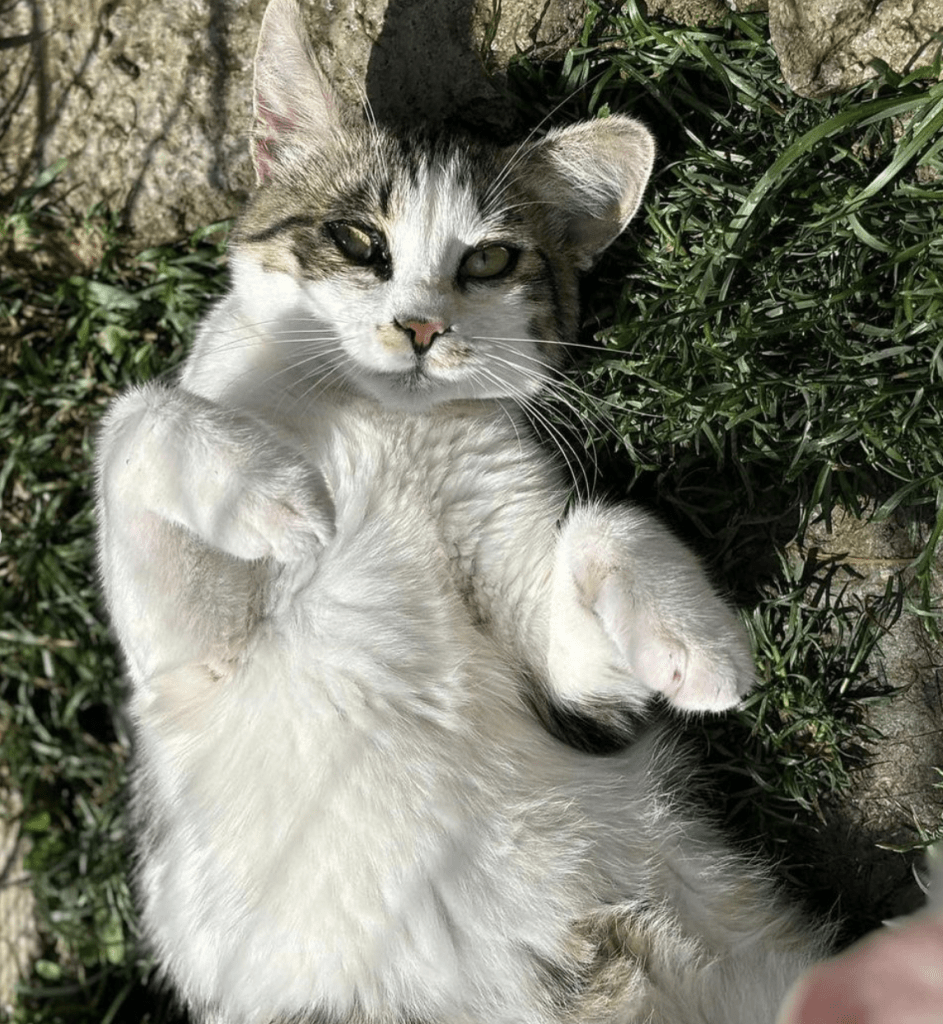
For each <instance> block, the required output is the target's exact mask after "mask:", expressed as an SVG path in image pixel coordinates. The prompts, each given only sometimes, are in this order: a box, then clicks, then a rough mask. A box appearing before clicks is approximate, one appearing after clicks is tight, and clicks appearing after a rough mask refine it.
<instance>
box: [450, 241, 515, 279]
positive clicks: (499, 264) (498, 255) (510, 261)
mask: <svg viewBox="0 0 943 1024" xmlns="http://www.w3.org/2000/svg"><path fill="white" fill-rule="evenodd" d="M516 261H517V250H516V249H511V248H510V247H509V246H506V245H486V246H483V247H482V248H481V249H474V250H473V251H472V252H470V253H469V254H468V255H467V256H466V257H465V259H464V260H462V267H461V274H462V276H463V277H471V278H476V279H477V280H483V279H487V278H492V277H500V276H501V275H502V274H507V273H509V272H510V271H511V270H512V269H513V268H514V264H515V262H516Z"/></svg>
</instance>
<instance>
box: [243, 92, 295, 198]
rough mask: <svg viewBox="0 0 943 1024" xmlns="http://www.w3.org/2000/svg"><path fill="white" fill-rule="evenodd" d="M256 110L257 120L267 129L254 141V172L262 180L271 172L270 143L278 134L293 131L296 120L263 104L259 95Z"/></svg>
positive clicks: (273, 157)
mask: <svg viewBox="0 0 943 1024" xmlns="http://www.w3.org/2000/svg"><path fill="white" fill-rule="evenodd" d="M256 110H257V116H258V118H259V121H261V122H262V124H263V125H265V126H266V127H267V128H268V129H269V131H268V132H267V133H266V134H265V135H264V136H263V137H262V138H258V139H256V141H255V154H254V156H255V172H256V174H257V175H258V177H259V181H260V182H264V181H266V180H267V179H268V177H269V175H270V174H271V170H272V165H273V164H274V163H275V156H274V154H273V153H272V149H271V145H272V143H273V142H274V141H275V140H276V139H277V138H278V136H279V135H285V134H287V133H289V132H292V131H294V129H295V128H296V127H297V123H298V122H297V119H296V118H293V117H291V116H290V115H289V116H287V117H286V116H284V115H282V114H278V113H276V112H275V111H274V110H272V109H271V107H268V106H267V105H266V104H265V101H264V100H263V99H262V98H261V97H259V100H258V104H257V106H256Z"/></svg>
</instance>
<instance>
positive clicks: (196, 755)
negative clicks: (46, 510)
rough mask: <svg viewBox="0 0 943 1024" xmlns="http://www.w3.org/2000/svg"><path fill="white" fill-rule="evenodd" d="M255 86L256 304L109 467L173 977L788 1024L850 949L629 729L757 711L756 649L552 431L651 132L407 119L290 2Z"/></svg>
mask: <svg viewBox="0 0 943 1024" xmlns="http://www.w3.org/2000/svg"><path fill="white" fill-rule="evenodd" d="M256 91H257V95H256V109H257V115H258V129H257V135H256V138H255V141H254V153H255V162H256V168H257V171H258V177H259V188H258V190H257V191H256V193H255V195H254V197H253V199H252V201H251V203H250V205H249V208H248V210H247V211H246V213H245V215H244V217H243V218H242V220H241V222H240V224H239V226H238V227H237V229H236V231H235V233H234V240H233V257H232V266H233V287H232V290H231V293H230V294H229V295H228V297H226V298H225V299H224V300H223V301H222V302H221V303H220V304H219V305H218V306H217V307H216V308H215V309H214V310H213V311H212V313H211V314H210V316H209V317H208V319H207V321H206V323H205V324H204V325H203V328H202V330H201V331H200V334H199V337H198V338H197V341H196V345H195V347H194V351H193V352H192V354H191V355H190V358H189V359H188V361H187V363H186V365H185V367H184V369H183V373H182V375H181V378H180V382H179V384H178V385H177V386H174V387H167V386H162V385H151V386H146V387H142V388H138V389H135V390H132V391H130V392H129V393H127V394H126V395H124V396H123V397H122V398H121V399H120V400H118V401H117V402H116V403H115V405H114V406H113V408H112V409H111V412H110V414H109V416H108V418H107V420H106V424H105V428H104V432H103V437H102V444H101V451H100V457H99V511H100V520H101V528H100V556H101V567H102V574H103V578H104V583H105V588H106V592H107V596H108V601H109V605H110V608H111V613H112V616H113V619H114V623H115V627H116V629H117V632H118V635H119V637H120V640H121V644H122V647H123V649H124V652H125V655H126V657H127V661H128V666H129V670H130V676H131V681H132V694H131V701H130V710H131V714H132V716H133V720H134V723H135V727H136V732H137V740H138V753H137V756H138V764H137V774H136V809H137V813H138V816H139V819H140V837H141V838H140V871H139V885H140V895H141V901H142V909H143V916H144V922H145V926H146V930H147V934H148V936H149V938H150V941H151V942H152V943H153V946H154V949H155V950H156V953H157V955H158V956H159V958H160V961H161V963H162V964H163V967H164V970H165V972H166V974H167V976H168V978H169V979H170V981H171V982H172V983H173V985H174V986H175V987H176V989H177V990H178V991H179V993H180V995H181V996H182V998H183V999H184V1000H185V1002H186V1004H187V1005H188V1006H189V1007H190V1009H191V1011H192V1012H193V1013H194V1014H195V1016H196V1019H197V1020H199V1021H219V1022H227V1024H265V1022H270V1021H293V1022H294V1021H310V1022H314V1021H317V1022H322V1021H327V1022H335V1021H336V1022H345V1021H362V1022H367V1021H370V1022H396V1021H399V1022H407V1021H409V1022H428V1024H562V1022H577V1021H579V1022H600V1024H602V1022H613V1024H614V1022H621V1024H629V1022H639V1024H642V1022H646V1024H647V1022H662V1024H763V1022H772V1020H773V1018H774V1016H775V1012H776V1007H777V1005H778V1003H779V1001H780V999H781V997H782V995H783V993H784V992H785V990H786V989H787V988H788V986H789V984H790V982H791V981H792V979H793V978H794V977H795V975H796V974H797V973H798V972H799V971H800V970H801V969H802V968H803V967H804V966H805V965H806V964H808V963H809V962H810V960H811V959H813V958H814V957H815V956H817V955H818V953H819V951H820V948H821V943H820V941H819V940H818V939H817V938H816V937H815V936H814V935H812V934H811V933H810V932H809V931H807V930H806V928H805V926H804V925H803V923H802V922H801V920H800V919H799V918H798V916H797V915H796V914H795V913H794V912H793V911H792V910H790V909H789V908H786V907H784V906H783V905H781V904H780V903H779V902H778V900H777V897H776V896H775V895H774V894H773V892H772V890H771V888H770V886H769V885H768V884H767V882H766V881H765V880H764V879H763V878H762V877H758V876H757V874H756V872H755V871H754V870H753V869H751V868H748V867H747V866H746V865H744V863H742V862H741V861H739V860H737V859H736V858H734V857H733V856H731V855H730V854H729V853H728V852H727V851H726V850H725V848H724V847H723V845H722V844H721V843H720V842H719V841H718V839H717V838H716V837H715V835H714V834H713V832H712V830H711V829H710V828H709V827H707V826H706V825H704V824H702V823H699V822H697V821H694V820H692V819H690V818H689V817H688V816H687V815H686V814H685V813H684V812H682V811H681V810H680V809H679V806H678V803H677V801H676V800H675V799H674V798H673V796H672V794H671V793H670V792H667V791H666V789H665V787H664V786H663V784H662V783H661V782H660V781H659V780H660V777H661V774H662V768H663V767H670V759H671V755H670V748H668V747H663V746H661V745H660V744H659V741H658V739H657V737H656V736H655V735H654V734H651V733H645V732H643V733H642V734H641V735H639V736H637V737H636V736H635V732H636V730H635V725H636V724H637V722H638V720H639V718H640V715H641V713H642V712H643V711H644V709H645V706H646V704H647V703H648V702H649V700H650V699H651V697H652V696H653V695H654V694H656V693H658V694H662V695H664V697H665V698H666V699H667V700H668V701H669V702H671V703H672V704H673V705H675V706H676V707H678V708H682V709H691V710H719V709H722V708H726V707H729V706H731V705H733V704H735V703H736V702H737V701H738V699H739V698H740V696H741V695H742V694H743V693H745V692H746V691H747V690H748V689H749V687H750V685H751V680H752V675H751V671H752V670H751V657H750V651H749V648H748V644H747V642H746V639H745V637H744V634H743V631H742V629H741V627H740V625H739V624H738V622H737V619H736V618H735V617H734V615H733V614H732V613H731V612H730V611H729V610H728V609H727V607H726V606H725V605H724V604H723V603H722V602H721V601H720V600H719V599H718V598H717V597H716V596H715V595H714V593H713V592H712V591H711V588H710V586H709V585H708V583H707V581H706V579H705V577H704V574H703V573H702V571H701V569H700V568H699V566H698V564H697V562H696V561H695V559H694V558H693V557H692V556H691V555H690V554H689V553H688V552H687V551H686V550H685V549H684V548H683V547H682V546H681V545H680V544H679V543H678V542H677V541H675V540H674V539H673V538H672V537H671V536H670V535H669V534H668V533H667V532H666V531H665V530H664V529H663V528H662V527H661V526H659V525H658V524H657V523H656V522H653V521H652V520H651V519H650V518H649V517H648V516H646V515H645V514H644V513H642V512H640V511H639V510H637V509H634V508H630V507H603V506H596V505H590V506H583V507H578V508H575V509H573V510H571V511H569V512H568V511H567V509H566V506H567V487H566V484H565V481H564V480H563V479H561V474H560V472H559V470H558V468H557V466H556V464H555V463H554V461H553V459H552V458H550V457H549V456H548V455H547V454H546V453H545V452H544V450H543V449H542V448H541V447H540V446H539V445H538V444H537V442H536V441H534V440H533V439H532V438H531V435H530V433H529V431H528V428H527V422H526V418H525V416H524V414H523V412H522V411H521V409H522V407H526V406H527V405H528V404H529V403H532V402H534V401H535V400H537V399H538V396H539V395H540V392H541V389H542V387H543V386H544V383H545V382H546V381H547V380H548V378H549V377H550V376H551V375H552V374H553V373H554V370H555V367H556V365H557V363H558V362H559V359H560V355H559V353H560V352H561V345H562V344H564V343H566V342H568V341H570V340H572V338H573V336H574V334H575V329H576V323H577V308H576V276H577V271H578V270H579V269H580V268H584V267H586V266H588V265H589V264H590V263H591V262H592V260H593V259H594V258H595V257H596V255H597V254H598V253H599V252H600V251H601V250H602V249H603V248H604V247H605V246H606V245H608V244H609V242H611V241H612V239H613V238H615V237H616V236H617V235H618V234H619V232H621V231H622V229H623V228H624V227H625V225H626V223H627V222H628V221H629V219H630V218H631V216H632V215H633V213H634V212H635V210H636V209H637V207H638V205H639V201H640V199H641V195H642V191H643V189H644V186H645V182H646V180H647V178H648V175H649V172H650V169H651V164H652V158H653V146H652V141H651V138H650V136H649V134H648V132H647V131H646V130H645V129H644V128H643V127H642V126H641V125H640V124H638V123H637V122H635V121H632V120H630V119H629V118H626V117H620V116H611V117H608V118H606V119H604V120H599V121H595V122H592V123H587V124H580V125H575V126H573V127H571V128H567V129H564V130H558V131H553V132H550V133H549V134H548V135H547V136H546V137H545V138H543V139H540V140H538V141H531V142H527V143H525V144H524V145H522V146H520V147H519V148H517V149H499V148H496V147H492V146H485V145H483V144H479V143H472V142H469V141H467V140H459V141H451V140H447V139H438V138H433V137H426V136H425V135H422V134H421V133H410V134H409V135H408V136H402V135H395V134H390V133H388V132H387V131H385V130H383V129H380V128H378V127H376V126H375V125H373V124H372V123H371V122H369V121H368V120H365V119H364V117H363V116H362V115H361V114H359V113H356V112H354V111H351V110H348V109H347V108H346V107H344V105H343V104H341V103H340V101H338V100H337V99H336V98H335V97H334V95H333V94H332V93H331V91H330V89H329V88H328V86H327V85H326V84H325V83H324V82H323V80H322V79H321V77H320V75H319V73H318V72H317V70H316V69H315V66H314V64H313V62H312V60H311V58H310V56H309V52H308V47H307V44H306V41H305V36H304V32H303V29H302V26H301V21H300V18H299V15H298V12H297V10H296V9H295V7H294V6H293V4H292V2H291V0H272V2H271V4H270V6H269V9H268V11H267V13H266V16H265V21H264V23H263V27H262V36H261V41H260V44H259V52H258V56H257V62H256ZM633 739H634V740H635V742H632V740H633ZM579 748H583V749H579ZM600 750H606V751H609V756H600V755H599V753H598V752H599V751H600Z"/></svg>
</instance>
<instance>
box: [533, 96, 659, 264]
mask: <svg viewBox="0 0 943 1024" xmlns="http://www.w3.org/2000/svg"><path fill="white" fill-rule="evenodd" d="M524 162H525V165H526V164H534V166H532V170H531V174H530V178H531V182H532V186H531V187H532V188H535V189H536V190H537V191H538V193H540V192H542V193H543V194H544V198H545V199H546V201H547V202H549V203H550V204H551V205H552V206H553V207H555V208H556V209H558V210H560V211H561V212H562V214H563V216H564V218H565V221H566V223H565V226H564V231H565V235H566V241H567V242H568V243H569V244H570V245H571V246H572V247H573V249H574V251H575V256H576V261H577V263H578V265H579V266H580V267H581V268H582V269H586V268H587V267H589V266H591V265H592V263H593V261H594V260H595V259H596V257H597V256H598V255H599V254H600V253H601V252H602V251H603V249H605V248H606V246H607V245H609V244H610V242H612V241H613V240H614V239H615V238H617V237H618V235H620V234H621V233H622V231H624V230H625V227H626V225H627V224H628V223H629V221H630V220H631V219H632V217H633V216H634V215H635V212H636V211H637V210H638V208H639V205H640V204H641V202H642V195H643V193H644V192H645V186H646V184H647V183H648V179H649V177H650V175H651V173H652V165H653V164H654V162H655V140H654V138H653V137H652V134H651V132H649V130H648V129H647V128H646V127H645V126H644V125H643V124H642V123H641V122H640V121H636V120H635V119H634V118H631V117H625V116H623V115H621V114H612V115H610V116H609V117H605V118H600V119H599V120H597V121H585V122H583V123H581V124H575V125H571V126H569V127H567V128H558V129H554V130H553V131H551V132H548V133H547V135H546V136H545V137H544V138H543V139H541V140H540V141H539V142H536V143H534V144H532V145H531V146H530V147H529V152H528V153H527V154H525V156H524Z"/></svg>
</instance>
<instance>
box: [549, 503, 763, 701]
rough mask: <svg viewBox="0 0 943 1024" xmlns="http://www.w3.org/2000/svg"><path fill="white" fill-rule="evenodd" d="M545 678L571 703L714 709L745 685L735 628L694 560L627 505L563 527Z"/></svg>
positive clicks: (743, 639) (747, 669)
mask: <svg viewBox="0 0 943 1024" xmlns="http://www.w3.org/2000/svg"><path fill="white" fill-rule="evenodd" d="M550 633H551V635H550V651H549V654H550V658H549V661H550V674H551V679H552V682H553V683H554V686H555V688H556V689H557V690H558V691H559V692H560V693H561V695H562V696H564V697H567V698H569V699H571V700H583V701H585V700H592V699H593V698H605V699H616V700H619V699H621V700H623V701H625V702H626V703H628V704H630V705H632V704H636V705H637V704H640V703H644V701H645V700H646V699H647V697H649V696H650V695H651V694H652V693H653V692H654V693H661V694H663V695H664V696H665V697H666V698H667V699H668V701H669V702H670V703H671V704H673V705H674V706H675V707H677V708H681V709H683V710H688V711H720V710H723V709H725V708H729V707H732V706H734V705H735V704H737V703H738V702H739V701H740V699H741V698H742V697H743V696H744V694H746V693H747V692H748V691H749V690H750V688H751V687H752V685H753V681H754V676H753V657H752V652H751V648H750V644H749V641H748V638H747V635H746V631H745V629H744V627H743V625H742V624H741V623H740V621H739V620H738V618H737V616H736V615H735V614H734V613H733V612H732V611H731V609H730V608H728V607H727V605H726V604H725V603H724V602H723V601H722V600H721V599H720V598H719V597H718V596H717V594H716V593H715V592H714V590H713V589H712V587H711V586H710V583H709V582H708V580H707V578H706V576H705V574H704V572H703V570H702V569H701V567H700V565H699V564H698V562H697V560H696V559H695V558H694V556H693V555H692V554H691V553H690V552H689V551H688V550H687V549H686V548H685V547H684V546H683V545H682V544H681V543H679V542H678V541H677V540H676V539H675V538H674V537H673V536H671V534H669V533H668V531H667V530H665V529H664V528H663V527H662V526H660V525H659V524H658V523H656V522H654V521H653V520H652V519H651V518H650V517H648V516H647V515H645V514H644V513H642V512H640V511H638V510H635V509H629V508H616V509H607V510H600V509H583V510H580V511H579V512H577V513H575V514H574V516H573V517H571V519H570V521H569V522H568V523H567V524H566V526H565V527H564V531H563V534H562V536H561V538H560V546H559V549H558V551H557V556H556V564H555V566H554V578H553V588H552V598H551V611H550Z"/></svg>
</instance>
